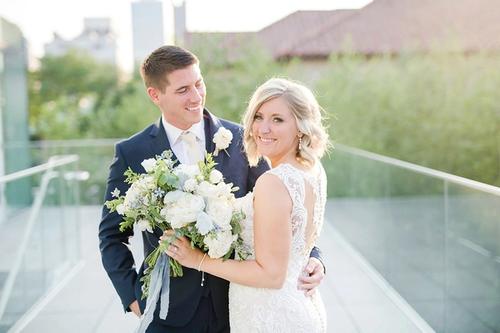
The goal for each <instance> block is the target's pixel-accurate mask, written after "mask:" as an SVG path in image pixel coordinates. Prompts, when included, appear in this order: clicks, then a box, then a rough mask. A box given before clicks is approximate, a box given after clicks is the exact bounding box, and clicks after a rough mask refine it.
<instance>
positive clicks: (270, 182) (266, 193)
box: [254, 172, 288, 200]
mask: <svg viewBox="0 0 500 333" xmlns="http://www.w3.org/2000/svg"><path fill="white" fill-rule="evenodd" d="M280 195H283V196H288V190H287V188H286V186H285V184H284V183H283V180H282V179H281V178H280V177H279V176H278V175H276V174H274V173H273V172H266V173H264V174H263V175H261V176H260V177H259V178H258V179H257V182H256V183H255V188H254V196H255V197H259V198H269V199H271V200H275V199H277V197H278V196H280Z"/></svg>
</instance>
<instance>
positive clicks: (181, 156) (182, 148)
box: [161, 115, 205, 164]
mask: <svg viewBox="0 0 500 333" xmlns="http://www.w3.org/2000/svg"><path fill="white" fill-rule="evenodd" d="M161 121H162V124H163V128H164V129H165V133H166V134H167V138H168V142H170V148H171V149H172V152H173V153H174V154H175V156H177V159H178V160H179V162H181V163H183V164H190V163H189V162H190V157H189V155H188V149H189V148H188V147H187V144H186V142H185V141H184V140H182V138H181V135H182V133H184V132H186V131H190V132H192V133H193V134H194V135H195V136H196V142H197V147H198V149H200V151H199V153H200V154H201V156H205V127H204V123H203V119H202V120H201V121H200V122H199V123H196V124H194V125H193V126H191V127H190V128H189V129H187V130H181V129H179V128H177V127H175V126H174V125H172V124H170V123H169V122H168V121H166V120H165V117H163V115H162V116H161Z"/></svg>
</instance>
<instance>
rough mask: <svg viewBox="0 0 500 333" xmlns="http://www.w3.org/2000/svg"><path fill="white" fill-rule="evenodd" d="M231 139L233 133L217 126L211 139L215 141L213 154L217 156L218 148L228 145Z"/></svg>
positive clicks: (221, 148) (224, 147)
mask: <svg viewBox="0 0 500 333" xmlns="http://www.w3.org/2000/svg"><path fill="white" fill-rule="evenodd" d="M231 140H233V133H231V131H230V130H228V129H226V128H224V127H221V128H219V130H218V131H217V133H215V135H214V138H213V140H212V141H213V142H214V143H215V151H214V156H217V155H218V154H219V151H220V150H223V149H226V148H227V147H229V144H230V143H231Z"/></svg>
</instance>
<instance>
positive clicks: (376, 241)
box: [324, 145, 500, 333]
mask: <svg viewBox="0 0 500 333" xmlns="http://www.w3.org/2000/svg"><path fill="white" fill-rule="evenodd" d="M324 165H325V168H326V169H327V173H328V182H329V189H328V190H329V196H330V200H329V204H328V207H327V220H328V221H329V223H330V225H332V226H333V227H334V228H335V229H336V230H337V231H338V232H339V233H340V234H341V235H342V236H343V238H344V239H346V240H347V241H348V242H349V243H350V244H351V245H352V246H353V247H354V248H355V249H356V250H357V252H359V253H360V254H361V256H363V257H364V259H365V260H366V261H367V262H369V264H370V265H371V266H372V267H373V268H374V269H375V270H376V271H377V272H378V273H380V275H381V276H382V277H383V278H384V279H385V280H386V281H387V282H388V284H389V285H390V286H391V287H392V288H393V289H394V290H395V291H396V292H397V293H398V294H399V295H400V296H401V297H402V298H403V299H404V301H405V302H406V303H407V304H409V306H411V308H412V311H413V310H414V311H416V313H417V314H418V316H420V317H421V318H422V319H423V320H424V321H425V322H426V323H427V324H428V325H429V326H430V327H432V329H433V330H434V331H436V332H463V333H468V332H499V331H500V319H499V318H500V315H499V314H500V312H499V311H500V188H497V187H494V186H490V185H486V184H482V183H478V182H474V181H471V180H468V179H464V178H461V177H457V176H453V175H449V174H446V173H443V172H439V171H435V170H431V169H428V168H424V167H420V166H417V165H413V164H410V163H406V162H402V161H399V160H395V159H391V158H387V157H384V156H380V155H376V154H372V153H368V152H365V151H362V150H358V149H353V148H349V147H345V146H342V145H337V148H336V149H335V151H334V153H333V154H332V156H331V158H330V159H329V160H326V161H324Z"/></svg>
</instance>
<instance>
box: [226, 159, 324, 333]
mask: <svg viewBox="0 0 500 333" xmlns="http://www.w3.org/2000/svg"><path fill="white" fill-rule="evenodd" d="M268 172H269V173H272V174H273V175H276V176H277V177H279V179H281V181H282V182H283V183H284V184H285V186H286V188H287V189H288V192H289V193H290V197H291V198H292V204H293V208H292V215H291V218H290V223H291V224H292V242H291V248H290V261H289V263H288V270H287V276H286V280H285V283H284V285H283V288H281V289H265V288H252V287H247V286H243V285H239V284H236V283H231V284H230V287H229V317H230V325H231V332H232V333H235V332H236V333H239V332H241V333H243V332H244V333H248V332H287V333H289V332H307V333H311V332H326V312H325V308H324V305H323V302H322V300H321V296H320V294H319V291H318V290H316V293H315V294H314V295H313V296H312V297H307V296H305V295H304V291H303V290H298V289H297V283H298V278H299V275H300V274H301V273H302V270H303V268H304V267H305V265H306V264H307V261H308V259H309V254H310V252H311V250H312V247H313V245H314V243H315V241H316V240H317V238H318V236H319V233H320V230H321V227H322V224H323V219H324V210H325V203H326V176H325V171H324V169H323V167H322V166H321V165H320V164H317V165H316V167H315V168H314V169H313V170H311V171H310V172H307V173H306V172H304V171H302V170H299V169H297V168H295V167H293V166H291V165H290V164H280V165H278V166H277V167H276V168H274V169H271V170H269V171H268ZM306 182H307V183H308V184H310V186H311V187H312V189H313V191H314V198H315V203H314V212H313V221H312V223H313V225H312V227H313V237H312V238H313V239H312V241H310V242H309V244H307V242H306V226H307V221H308V219H307V215H308V214H307V213H308V212H307V209H306V208H305V196H306V195H305V194H306ZM247 214H248V213H247ZM242 236H243V239H244V242H245V244H247V245H248V246H249V247H250V248H251V250H252V255H251V257H250V259H251V258H255V257H254V254H253V219H252V217H250V218H247V219H246V220H245V222H244V225H243V235H242Z"/></svg>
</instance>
